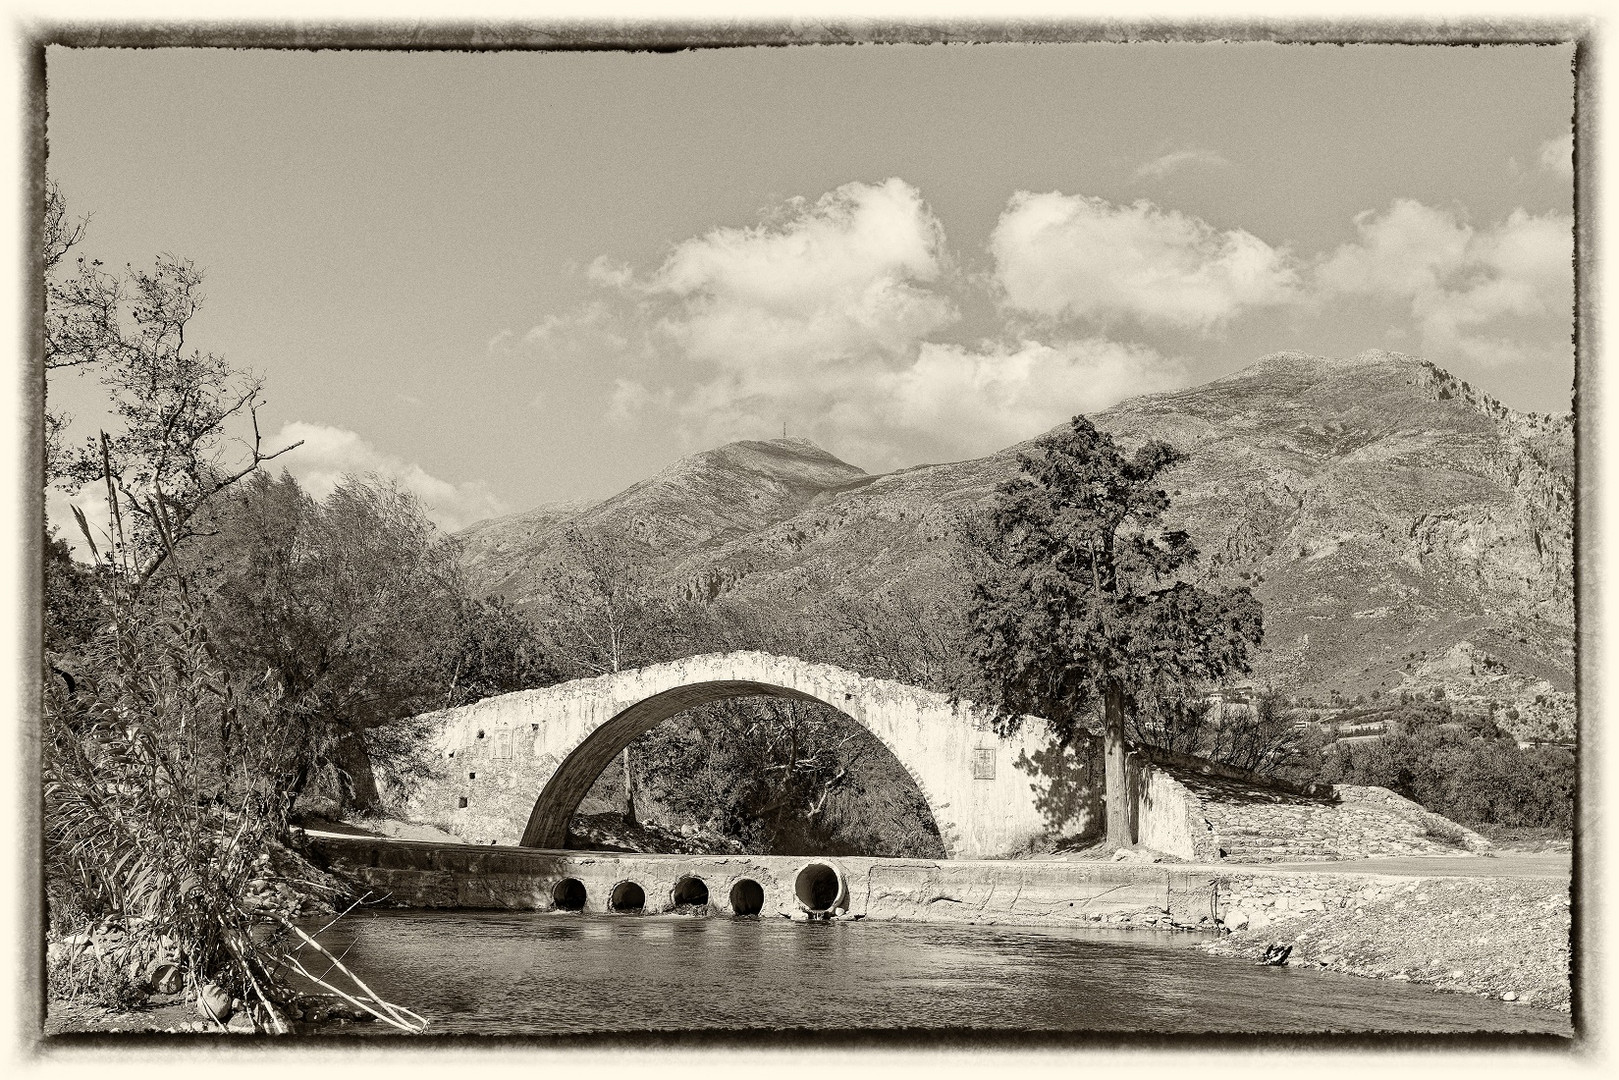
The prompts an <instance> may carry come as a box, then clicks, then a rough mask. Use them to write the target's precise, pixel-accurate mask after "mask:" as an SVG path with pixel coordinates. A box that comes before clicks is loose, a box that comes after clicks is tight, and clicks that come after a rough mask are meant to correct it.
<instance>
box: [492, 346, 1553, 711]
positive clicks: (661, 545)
mask: <svg viewBox="0 0 1619 1080" xmlns="http://www.w3.org/2000/svg"><path fill="white" fill-rule="evenodd" d="M1092 419H1093V421H1094V422H1095V423H1096V425H1097V426H1098V427H1099V428H1101V429H1103V430H1104V431H1107V432H1109V433H1111V434H1113V435H1114V436H1115V437H1116V438H1117V439H1118V440H1119V442H1120V444H1121V445H1122V446H1124V447H1126V448H1129V447H1132V446H1134V445H1139V444H1140V443H1141V442H1144V441H1146V440H1147V439H1162V440H1164V441H1167V442H1169V443H1171V444H1172V445H1174V446H1175V447H1177V448H1178V449H1180V450H1183V451H1185V452H1186V454H1187V460H1186V461H1185V462H1183V463H1182V464H1180V465H1178V466H1176V467H1175V468H1174V469H1173V470H1172V471H1170V472H1169V473H1166V475H1165V478H1164V479H1165V485H1166V487H1167V488H1168V489H1169V491H1170V494H1171V497H1172V508H1171V511H1170V515H1169V519H1170V523H1171V524H1172V525H1173V526H1175V527H1178V528H1183V529H1185V530H1187V531H1188V532H1189V533H1190V534H1191V535H1192V537H1193V538H1194V540H1195V542H1196V543H1197V545H1198V547H1199V548H1200V550H1201V551H1202V553H1203V554H1202V557H1201V558H1200V559H1199V560H1198V562H1197V563H1196V564H1195V565H1194V567H1193V568H1192V569H1191V571H1190V573H1189V574H1188V576H1189V577H1191V578H1193V579H1195V580H1197V581H1198V582H1199V583H1203V584H1214V585H1222V586H1230V585H1249V586H1251V587H1252V588H1253V589H1254V592H1255V594H1256V595H1257V596H1258V598H1259V599H1260V600H1261V602H1262V603H1263V605H1264V610H1265V646H1264V648H1263V650H1262V651H1261V653H1260V654H1259V656H1258V658H1257V663H1256V669H1255V672H1254V675H1253V679H1252V681H1253V683H1254V684H1256V685H1261V686H1273V687H1276V688H1278V689H1281V690H1283V691H1285V692H1286V693H1288V694H1290V695H1293V696H1301V697H1315V698H1320V699H1323V700H1325V699H1326V698H1327V696H1328V695H1329V694H1331V693H1333V692H1334V691H1336V692H1337V693H1338V694H1340V695H1342V696H1343V698H1344V699H1345V700H1349V699H1352V698H1354V697H1356V696H1358V695H1362V694H1370V693H1371V692H1373V691H1377V692H1380V693H1382V694H1390V693H1396V694H1397V693H1398V692H1399V691H1401V690H1405V691H1407V692H1409V693H1411V694H1413V695H1423V694H1427V693H1429V692H1431V691H1432V690H1433V689H1435V688H1438V689H1440V690H1442V691H1443V692H1444V693H1445V694H1446V696H1447V698H1448V699H1449V700H1450V701H1452V702H1453V703H1454V704H1455V705H1456V707H1457V708H1458V709H1464V710H1465V709H1468V708H1474V709H1476V710H1478V711H1487V710H1488V708H1489V705H1490V704H1491V703H1494V704H1495V705H1496V706H1497V714H1496V715H1497V719H1498V721H1499V722H1501V724H1502V726H1503V727H1504V728H1505V729H1506V730H1508V731H1509V732H1511V733H1513V734H1517V735H1522V736H1523V737H1530V736H1535V737H1548V738H1568V737H1571V736H1572V734H1573V724H1574V710H1573V697H1572V691H1573V671H1574V668H1573V625H1574V619H1573V572H1572V567H1573V553H1572V546H1573V529H1572V520H1573V495H1572V493H1573V428H1572V422H1571V420H1570V418H1568V417H1560V418H1553V417H1543V416H1539V415H1535V414H1524V413H1519V412H1516V411H1513V410H1511V409H1508V408H1506V407H1505V406H1503V405H1501V404H1500V403H1499V402H1497V401H1495V400H1494V399H1492V398H1490V397H1489V396H1487V395H1485V394H1483V393H1482V392H1480V391H1478V390H1476V389H1474V388H1472V387H1470V386H1468V385H1467V384H1466V383H1463V382H1461V381H1459V380H1457V379H1455V378H1454V377H1452V376H1450V375H1449V374H1447V373H1446V372H1444V371H1442V370H1440V369H1439V368H1437V367H1435V366H1434V365H1432V364H1430V363H1428V362H1426V361H1424V360H1420V359H1417V358H1415V357H1409V356H1403V355H1398V354H1393V353H1385V352H1368V353H1363V354H1361V355H1359V356H1356V357H1353V358H1347V359H1329V358H1324V357H1317V356H1308V355H1304V354H1300V353H1278V354H1273V355H1271V356H1267V357H1265V358H1263V359H1261V360H1260V361H1258V362H1257V363H1255V364H1254V365H1252V366H1251V367H1248V368H1246V369H1244V370H1242V371H1239V372H1237V373H1235V374H1233V375H1230V376H1227V377H1225V378H1223V379H1219V380H1217V381H1215V382H1212V383H1208V384H1206V385H1203V386H1199V387H1194V388H1191V389H1188V390H1183V391H1178V392H1175V393H1168V394H1155V395H1148V396H1144V397H1139V398H1134V399H1131V400H1129V401H1126V402H1123V403H1121V404H1120V405H1117V406H1115V407H1114V408H1112V409H1109V410H1107V411H1106V412H1103V413H1100V414H1097V415H1095V416H1094V417H1092ZM1031 442H1032V440H1031ZM1028 445H1029V444H1028V443H1022V444H1019V445H1017V446H1012V447H1008V448H1006V449H1005V450H1003V451H1000V452H999V453H996V454H993V455H990V456H988V457H984V458H977V459H973V460H970V461H961V462H952V463H947V464H937V465H922V466H917V467H915V468H910V469H904V470H900V471H898V472H893V473H888V474H884V475H878V476H872V475H868V474H866V473H864V472H862V471H861V470H860V469H858V468H856V467H855V466H853V465H850V464H848V463H846V462H842V461H840V460H838V459H837V458H835V457H833V456H832V455H831V454H828V453H827V452H825V451H824V450H822V449H820V448H819V447H816V446H814V445H813V444H811V443H809V442H807V441H805V440H802V439H777V440H769V441H762V442H742V443H733V444H730V445H727V446H723V447H720V448H718V449H715V450H711V451H706V452H704V453H700V454H696V455H693V456H691V457H688V458H685V459H683V460H681V461H679V462H677V463H675V464H674V465H672V466H670V467H669V468H667V469H665V470H664V471H663V472H661V473H659V474H658V475H657V476H654V477H652V478H650V479H648V480H646V481H643V482H641V483H639V484H636V485H634V486H633V487H631V488H629V489H627V490H625V491H623V492H621V493H619V494H618V495H615V496H613V497H611V498H608V499H605V500H602V501H600V502H596V503H576V504H570V505H564V506H549V507H542V508H539V509H537V510H534V511H530V512H527V513H523V514H517V515H513V516H510V517H506V518H500V519H495V520H491V521H486V522H483V523H480V524H478V525H475V526H473V527H472V528H471V529H469V530H467V531H466V532H465V533H463V534H462V536H461V539H462V540H463V542H464V545H465V546H464V551H465V558H466V562H467V568H468V572H469V575H470V577H471V580H472V581H473V582H474V583H475V584H476V586H477V587H478V588H479V589H481V590H482V591H484V592H486V593H497V594H501V595H503V596H505V597H507V598H508V599H510V600H511V601H513V602H514V604H515V605H516V606H517V607H518V609H519V610H525V611H528V612H529V613H530V614H531V615H535V616H539V615H540V614H541V612H540V611H539V610H538V607H539V606H542V605H543V601H542V599H541V598H542V597H543V596H544V595H545V587H546V586H545V583H546V582H547V580H548V579H549V578H550V577H551V576H552V575H553V573H554V570H555V567H556V564H557V562H558V560H559V559H560V558H561V557H562V556H561V549H562V546H563V545H562V537H563V535H564V533H565V531H566V529H567V528H568V527H569V526H573V527H576V528H577V527H585V528H591V529H601V530H603V531H608V532H613V533H624V534H628V535H630V536H633V537H635V538H637V539H638V540H640V541H641V542H642V543H643V545H644V546H643V547H642V550H643V551H644V552H645V553H646V560H647V566H646V571H647V573H648V574H649V575H650V576H651V577H652V578H653V579H655V580H656V581H657V583H658V584H659V586H660V588H662V589H664V590H666V591H668V592H669V593H671V594H673V595H678V596H680V597H682V598H684V599H686V600H688V601H690V602H693V603H695V604H698V605H705V606H712V605H714V604H716V602H723V605H724V606H728V607H733V608H745V609H747V610H749V611H750V612H752V613H754V614H755V615H756V616H757V617H758V618H760V619H762V620H763V621H764V622H765V623H766V624H769V625H768V626H767V627H766V628H765V629H764V630H758V628H757V627H756V628H755V629H756V632H755V633H753V635H752V636H751V637H750V636H748V635H744V638H743V640H744V641H745V642H747V643H754V644H758V645H759V646H760V647H768V646H769V645H771V644H774V645H775V646H776V647H778V648H784V649H791V648H793V647H795V640H796V639H797V638H799V637H801V636H802V635H801V634H799V633H798V628H800V627H802V626H803V625H804V624H805V623H806V621H814V620H815V619H821V620H823V621H824V620H825V619H826V618H827V617H828V613H829V612H835V613H836V618H834V619H833V621H834V622H837V623H838V624H839V625H841V626H842V627H843V629H844V632H845V634H846V635H847V634H853V635H855V636H857V637H858V636H859V635H860V634H862V633H865V634H866V635H867V636H868V637H869V636H873V635H875V636H878V637H883V636H886V637H888V638H889V639H893V638H895V637H900V638H903V637H905V636H906V635H914V636H918V637H923V636H927V635H930V634H944V635H946V636H947V635H948V633H949V632H950V630H951V628H952V627H953V626H954V625H955V624H956V623H958V622H959V620H960V619H961V617H962V613H963V610H964V605H965V570H964V560H965V559H966V558H967V556H966V554H965V553H964V551H963V544H962V536H963V530H964V528H965V525H966V523H967V522H968V521H969V520H971V519H972V518H973V517H974V516H975V515H977V514H980V513H981V512H982V510H983V508H984V507H985V506H986V505H987V503H988V501H989V499H990V497H991V495H992V493H993V491H994V488H995V485H996V484H998V483H1000V482H1001V481H1002V480H1004V479H1006V478H1007V477H1009V476H1011V475H1012V474H1013V473H1014V472H1015V471H1016V468H1017V465H1016V454H1017V453H1018V451H1019V450H1021V449H1024V448H1026V447H1027V446H1028ZM862 627H864V630H863V629H862ZM761 634H762V635H763V636H764V637H768V638H772V639H774V641H773V642H770V641H763V640H761V639H760V635H761ZM923 644H926V643H923ZM903 646H904V642H903V641H899V642H896V641H894V640H889V641H888V642H886V644H885V647H884V648H878V649H870V648H868V649H864V650H854V653H853V654H850V650H847V649H838V650H834V651H836V652H838V653H839V654H841V655H838V656H836V657H834V656H829V655H823V656H822V657H821V658H824V659H839V660H842V661H843V662H846V663H850V664H853V665H855V666H861V667H863V668H866V669H869V670H871V673H872V674H877V675H884V676H889V677H898V678H910V679H911V680H912V681H916V682H921V683H925V684H929V685H934V686H938V687H940V688H943V689H951V688H952V687H951V686H950V685H949V683H950V682H951V679H950V677H949V672H948V667H949V656H948V653H949V647H948V642H942V643H940V646H939V647H938V648H935V649H933V650H932V652H928V650H927V649H922V650H921V651H922V652H924V653H928V655H927V656H924V657H922V658H921V659H922V660H926V661H928V662H927V663H923V664H921V666H920V668H918V667H917V665H916V664H911V665H910V667H911V668H912V670H907V663H906V662H904V661H903V659H902V660H894V659H893V658H891V657H888V655H887V654H889V653H892V652H895V651H896V650H899V651H904V648H903ZM812 650H814V651H822V652H824V650H816V649H815V645H814V643H813V642H805V643H804V644H803V645H802V647H801V651H812ZM912 651H916V650H912ZM911 659H912V660H916V659H917V658H916V657H912V658H911Z"/></svg>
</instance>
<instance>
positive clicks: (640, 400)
mask: <svg viewBox="0 0 1619 1080" xmlns="http://www.w3.org/2000/svg"><path fill="white" fill-rule="evenodd" d="M651 401H652V393H651V391H649V390H647V388H646V387H645V386H644V385H643V384H641V383H640V382H637V381H636V380H634V379H624V378H618V379H614V380H613V392H612V393H611V394H610V395H608V398H607V420H608V423H610V424H612V425H613V426H615V427H619V428H627V427H630V426H632V425H633V424H634V423H635V422H636V421H637V420H638V419H639V418H640V416H641V414H642V413H643V412H645V411H646V408H647V405H648V404H649V403H650V402H651Z"/></svg>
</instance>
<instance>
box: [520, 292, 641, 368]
mask: <svg viewBox="0 0 1619 1080" xmlns="http://www.w3.org/2000/svg"><path fill="white" fill-rule="evenodd" d="M634 314H635V313H634V312H633V311H620V310H617V309H616V308H615V307H614V306H611V305H609V304H607V303H606V302H605V301H602V300H593V301H591V302H590V303H587V304H581V305H580V306H579V307H578V308H576V309H575V310H573V311H570V312H568V313H567V314H565V315H556V314H552V315H547V316H546V317H545V318H544V319H542V320H540V322H538V323H536V324H535V325H534V326H532V327H530V328H529V330H528V332H527V333H526V334H524V335H523V344H524V345H525V346H526V347H527V348H529V349H531V350H533V351H534V352H535V353H536V354H537V355H538V356H539V357H540V358H541V359H543V360H545V361H547V362H550V363H571V362H577V361H599V360H600V359H601V358H602V357H604V356H619V355H621V354H623V353H625V352H626V351H627V350H629V348H630V340H629V338H628V337H626V336H625V331H626V329H627V327H628V326H629V324H630V323H632V322H633V321H634V318H633V317H634ZM626 316H628V318H626Z"/></svg>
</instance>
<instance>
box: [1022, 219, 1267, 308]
mask: <svg viewBox="0 0 1619 1080" xmlns="http://www.w3.org/2000/svg"><path fill="white" fill-rule="evenodd" d="M990 250H991V252H992V253H993V254H994V256H995V263H996V275H997V278H998V280H999V282H1000V284H1001V287H1002V288H1003V289H1004V290H1005V302H1006V304H1007V305H1008V306H1009V307H1011V308H1013V309H1015V310H1018V311H1022V312H1027V313H1030V314H1033V315H1037V316H1042V317H1045V318H1048V319H1066V318H1079V319H1094V320H1100V321H1107V320H1110V319H1113V318H1117V317H1120V316H1131V317H1134V318H1136V319H1138V320H1140V321H1141V322H1143V323H1156V324H1164V325H1169V326H1175V327H1181V328H1188V329H1204V330H1206V329H1211V328H1213V327H1216V326H1219V325H1220V324H1222V323H1224V322H1225V321H1227V320H1228V319H1230V318H1231V317H1232V316H1234V315H1236V314H1237V313H1238V312H1240V311H1242V310H1243V309H1244V308H1248V307H1253V306H1257V305H1266V304H1278V303H1284V302H1287V301H1289V300H1291V299H1293V298H1294V297H1295V295H1296V289H1297V286H1298V276H1297V272H1296V271H1295V269H1294V267H1293V265H1292V260H1291V259H1290V258H1289V256H1288V254H1287V252H1286V251H1284V250H1281V249H1278V248H1273V247H1271V246H1270V245H1269V244H1267V243H1265V242H1264V241H1263V240H1261V239H1259V238H1258V237H1256V236H1254V235H1253V234H1251V233H1248V232H1244V231H1242V230H1240V229H1233V230H1228V231H1225V232H1221V231H1220V230H1218V229H1216V228H1214V227H1213V226H1212V225H1210V224H1208V223H1207V222H1205V221H1203V220H1201V219H1199V218H1195V217H1191V216H1189V215H1187V214H1182V213H1179V212H1178V211H1174V210H1162V209H1159V208H1158V207H1156V206H1154V205H1153V204H1152V203H1150V202H1147V201H1145V200H1142V201H1139V202H1136V203H1134V204H1132V205H1129V206H1119V205H1115V204H1113V203H1109V202H1107V201H1106V200H1104V199H1099V198H1093V197H1090V196H1085V195H1063V194H1061V193H1059V192H1048V193H1046V194H1040V195H1037V194H1032V193H1030V192H1027V191H1020V192H1018V193H1017V194H1015V195H1013V196H1012V198H1011V200H1010V201H1009V202H1008V204H1007V207H1006V210H1005V211H1004V212H1003V213H1002V214H1001V218H1000V221H999V222H998V223H997V224H996V226H995V231H994V233H993V234H992V235H991V237H990Z"/></svg>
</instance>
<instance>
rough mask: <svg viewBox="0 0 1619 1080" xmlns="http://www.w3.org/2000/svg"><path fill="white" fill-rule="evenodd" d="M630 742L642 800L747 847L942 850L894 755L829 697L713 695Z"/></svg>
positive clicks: (821, 851)
mask: <svg viewBox="0 0 1619 1080" xmlns="http://www.w3.org/2000/svg"><path fill="white" fill-rule="evenodd" d="M634 751H635V752H634V754H633V760H634V761H635V764H636V768H637V777H636V787H637V789H638V790H639V791H641V792H643V793H644V795H645V796H646V797H647V799H648V802H649V803H650V804H655V805H658V806H660V807H661V808H663V809H664V810H665V812H667V813H669V814H671V815H673V816H676V817H679V818H686V819H690V820H693V821H696V822H698V823H700V824H702V825H703V826H704V827H706V828H708V829H710V830H712V831H715V832H718V833H720V834H721V835H724V836H728V837H731V838H733V839H736V840H738V841H740V842H741V843H742V845H743V846H744V848H745V849H746V850H748V851H751V852H755V853H759V854H783V855H785V854H793V855H856V854H859V855H894V856H909V857H916V858H939V857H942V856H943V845H942V843H941V841H940V839H939V834H938V829H937V827H936V826H935V824H934V823H933V819H932V814H931V813H930V812H929V810H928V808H927V804H926V802H925V800H924V799H923V798H922V796H921V793H920V792H919V791H917V789H916V785H915V784H914V783H913V782H911V780H910V778H909V777H907V776H906V775H905V773H904V771H903V769H902V768H901V767H900V766H899V764H898V762H897V761H895V760H894V758H893V755H892V754H890V753H889V752H888V751H887V750H886V749H885V748H884V747H883V745H882V744H881V743H880V742H879V741H878V740H877V739H876V737H875V736H873V735H871V734H870V733H869V732H867V731H866V730H865V729H864V728H861V727H860V726H858V725H857V724H855V723H854V722H852V721H851V720H849V718H848V717H846V716H843V715H842V714H840V713H838V712H837V711H836V710H834V709H832V708H830V707H828V706H824V705H818V704H814V703H808V702H797V701H777V700H762V701H760V700H736V701H725V702H716V703H713V704H710V705H705V706H702V707H700V708H697V709H693V710H690V711H689V712H686V713H683V714H681V715H680V716H678V717H675V718H674V719H672V720H670V721H668V722H667V723H665V724H663V725H661V726H659V727H658V728H656V729H655V730H653V731H650V732H648V733H647V734H646V735H644V736H642V737H641V739H640V740H638V741H637V742H636V744H635V747H634Z"/></svg>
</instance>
